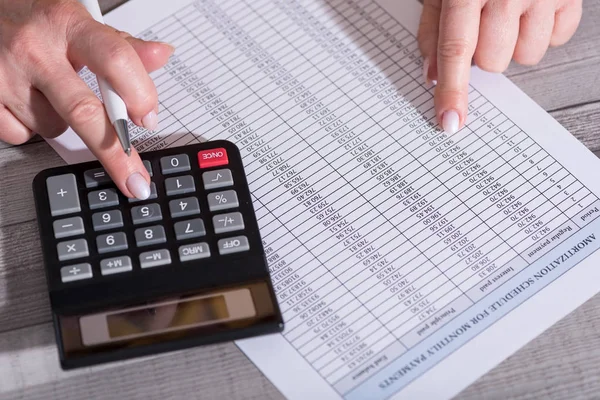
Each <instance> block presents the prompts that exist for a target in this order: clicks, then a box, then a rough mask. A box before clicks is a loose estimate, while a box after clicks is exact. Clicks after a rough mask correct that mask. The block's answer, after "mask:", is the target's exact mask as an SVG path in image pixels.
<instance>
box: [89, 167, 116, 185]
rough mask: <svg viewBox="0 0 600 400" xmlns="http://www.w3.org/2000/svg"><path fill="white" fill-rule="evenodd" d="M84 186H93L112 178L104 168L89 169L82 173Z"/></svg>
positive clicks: (110, 180)
mask: <svg viewBox="0 0 600 400" xmlns="http://www.w3.org/2000/svg"><path fill="white" fill-rule="evenodd" d="M83 179H84V181H85V187H86V188H88V189H89V188H95V187H98V186H100V185H104V184H105V183H111V182H112V179H110V176H108V174H107V173H106V171H105V170H104V168H96V169H90V170H87V171H85V172H84V173H83Z"/></svg>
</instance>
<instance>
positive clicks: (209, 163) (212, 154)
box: [198, 147, 229, 168]
mask: <svg viewBox="0 0 600 400" xmlns="http://www.w3.org/2000/svg"><path fill="white" fill-rule="evenodd" d="M227 164H229V159H228V158H227V150H225V149H224V148H222V147H220V148H218V149H210V150H202V151H200V152H198V165H200V168H212V167H218V166H220V165H227Z"/></svg>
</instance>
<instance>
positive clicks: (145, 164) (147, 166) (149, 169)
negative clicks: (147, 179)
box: [143, 160, 154, 176]
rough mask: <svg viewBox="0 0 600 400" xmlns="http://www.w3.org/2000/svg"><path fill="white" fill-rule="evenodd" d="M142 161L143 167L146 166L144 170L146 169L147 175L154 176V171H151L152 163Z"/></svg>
mask: <svg viewBox="0 0 600 400" xmlns="http://www.w3.org/2000/svg"><path fill="white" fill-rule="evenodd" d="M143 163H144V167H146V171H148V175H150V176H154V172H153V171H152V164H150V161H148V160H144V161H143Z"/></svg>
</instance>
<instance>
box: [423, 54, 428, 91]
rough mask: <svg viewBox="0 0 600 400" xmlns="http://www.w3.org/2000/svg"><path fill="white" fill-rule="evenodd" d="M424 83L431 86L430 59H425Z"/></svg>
mask: <svg viewBox="0 0 600 400" xmlns="http://www.w3.org/2000/svg"><path fill="white" fill-rule="evenodd" d="M423 82H425V84H426V85H428V84H429V58H425V59H423Z"/></svg>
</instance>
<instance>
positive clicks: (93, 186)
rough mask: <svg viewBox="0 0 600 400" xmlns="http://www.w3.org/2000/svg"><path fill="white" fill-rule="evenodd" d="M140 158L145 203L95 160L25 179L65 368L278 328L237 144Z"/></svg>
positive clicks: (280, 326) (214, 144) (280, 324)
mask: <svg viewBox="0 0 600 400" xmlns="http://www.w3.org/2000/svg"><path fill="white" fill-rule="evenodd" d="M141 157H142V159H143V160H144V165H145V167H146V169H147V170H148V172H149V173H150V176H151V179H152V183H151V195H150V197H149V198H148V199H146V200H143V201H139V200H136V199H128V198H126V197H125V196H124V195H123V194H121V193H120V192H119V191H118V189H117V188H116V186H115V185H114V184H113V183H112V181H111V179H110V178H109V177H108V175H107V174H106V172H105V171H104V169H103V168H102V167H101V165H100V164H99V163H98V162H90V163H83V164H77V165H70V166H64V167H58V168H52V169H49V170H45V171H42V172H41V173H40V174H38V175H37V176H36V178H35V180H34V184H33V190H34V194H35V199H36V208H37V215H38V221H39V229H40V237H41V242H42V248H43V254H44V263H45V267H46V268H45V269H46V278H47V282H48V289H49V294H50V303H51V308H52V312H53V315H54V324H55V331H56V336H57V344H58V347H59V353H60V358H61V365H62V367H63V368H65V369H69V368H75V367H80V366H85V365H91V364H96V363H100V362H106V361H114V360H119V359H124V358H130V357H135V356H139V355H147V354H152V353H157V352H163V351H167V350H175V349H180V348H185V347H189V346H194V345H201V344H208V343H215V342H220V341H225V340H234V339H239V338H244V337H249V336H255V335H260V334H267V333H274V332H280V331H282V329H283V319H282V316H281V312H280V309H279V306H278V304H277V301H276V297H275V293H274V290H273V286H272V283H271V280H270V276H269V271H268V267H267V263H266V259H265V255H264V249H263V244H262V239H261V237H260V233H259V230H258V224H257V221H256V216H255V214H254V209H253V206H252V200H251V197H250V192H249V189H248V183H247V180H246V176H245V173H244V169H243V165H242V160H241V157H240V154H239V150H238V149H237V147H236V146H235V145H234V144H233V143H231V142H228V141H214V142H207V143H201V144H196V145H190V146H185V147H178V148H171V149H163V150H158V151H154V152H148V153H143V154H141Z"/></svg>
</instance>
